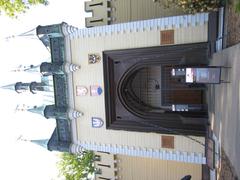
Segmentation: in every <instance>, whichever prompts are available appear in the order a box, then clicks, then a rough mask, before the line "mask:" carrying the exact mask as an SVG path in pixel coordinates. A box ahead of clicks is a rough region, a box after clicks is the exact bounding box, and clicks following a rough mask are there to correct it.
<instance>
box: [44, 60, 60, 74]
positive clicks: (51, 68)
mask: <svg viewBox="0 0 240 180" xmlns="http://www.w3.org/2000/svg"><path fill="white" fill-rule="evenodd" d="M40 72H41V73H42V75H43V76H49V75H56V74H64V67H63V65H62V64H57V63H48V62H44V63H42V64H41V65H40Z"/></svg>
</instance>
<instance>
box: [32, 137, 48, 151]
mask: <svg viewBox="0 0 240 180" xmlns="http://www.w3.org/2000/svg"><path fill="white" fill-rule="evenodd" d="M48 141H49V139H35V140H30V142H31V143H34V144H36V145H38V146H41V147H43V148H45V149H48V146H47V145H48Z"/></svg>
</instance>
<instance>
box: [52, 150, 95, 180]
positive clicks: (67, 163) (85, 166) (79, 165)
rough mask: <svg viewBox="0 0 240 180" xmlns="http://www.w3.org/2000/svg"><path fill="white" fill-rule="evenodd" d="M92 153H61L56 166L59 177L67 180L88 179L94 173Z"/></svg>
mask: <svg viewBox="0 0 240 180" xmlns="http://www.w3.org/2000/svg"><path fill="white" fill-rule="evenodd" d="M93 161H94V153H93V152H92V151H84V152H83V153H82V154H70V153H66V152H65V153H61V155H60V161H59V162H58V164H57V166H58V169H59V176H63V177H65V178H66V179H67V180H79V179H88V176H89V175H92V174H93V173H94V170H95V168H94V164H93Z"/></svg>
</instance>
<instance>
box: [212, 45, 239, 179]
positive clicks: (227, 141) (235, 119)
mask: <svg viewBox="0 0 240 180" xmlns="http://www.w3.org/2000/svg"><path fill="white" fill-rule="evenodd" d="M210 64H211V65H215V66H216V65H217V66H219V65H220V66H230V67H232V68H230V69H224V70H223V71H222V79H224V80H229V81H230V83H222V84H220V85H210V88H209V99H210V100H209V101H210V102H209V104H211V105H210V107H209V108H210V120H211V123H212V127H213V131H214V133H215V135H216V136H217V138H218V139H219V141H220V143H221V145H222V147H223V149H224V150H225V152H226V155H227V156H228V158H229V160H230V162H231V163H232V165H233V166H234V168H235V171H236V173H237V175H238V177H239V178H240V106H239V102H240V83H239V81H240V44H237V45H235V46H233V47H230V48H227V49H224V50H223V51H221V52H219V53H216V54H214V55H213V59H212V60H211V63H210Z"/></svg>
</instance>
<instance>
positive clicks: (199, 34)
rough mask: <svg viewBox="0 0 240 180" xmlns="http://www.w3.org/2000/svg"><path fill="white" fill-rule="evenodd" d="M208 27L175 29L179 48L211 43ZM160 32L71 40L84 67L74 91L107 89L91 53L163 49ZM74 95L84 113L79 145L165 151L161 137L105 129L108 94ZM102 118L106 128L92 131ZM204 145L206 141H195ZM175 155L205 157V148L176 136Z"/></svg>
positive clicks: (76, 75) (76, 61) (74, 53)
mask: <svg viewBox="0 0 240 180" xmlns="http://www.w3.org/2000/svg"><path fill="white" fill-rule="evenodd" d="M207 34H208V25H207V24H206V23H205V24H202V25H201V24H198V25H196V26H187V27H180V28H176V27H174V36H175V37H174V38H175V44H186V43H195V42H207V38H208V36H207ZM160 40H161V37H160V29H157V28H155V29H145V30H143V31H138V32H134V31H131V32H130V31H124V32H119V33H117V32H116V33H111V34H105V35H99V36H85V37H80V36H77V35H76V36H74V37H72V38H71V41H70V45H71V58H72V63H74V64H78V65H81V70H79V71H77V72H75V73H74V74H73V89H74V91H75V89H76V86H78V85H80V86H85V87H87V88H88V89H89V87H90V86H91V85H100V86H101V87H104V81H103V65H102V61H101V62H99V63H96V64H93V65H89V64H88V54H89V53H99V54H100V55H102V51H104V50H116V49H126V48H137V47H149V46H160ZM75 93H76V92H74V102H75V109H77V110H79V111H81V112H83V113H84V116H83V117H80V118H78V119H77V139H78V141H79V142H84V143H86V142H91V143H95V144H107V145H120V146H128V147H135V148H147V149H161V134H157V133H143V132H131V131H120V130H107V129H106V127H105V124H106V122H105V101H104V92H103V94H102V95H101V96H95V97H94V96H93V97H92V96H90V95H89V93H88V94H87V95H86V96H76V94H75ZM92 117H100V118H101V119H103V121H104V126H103V127H102V128H92V127H91V118H92ZM194 138H195V139H197V140H198V141H201V142H202V143H204V140H205V139H204V137H194ZM174 150H175V151H182V152H190V153H191V152H193V153H202V154H204V147H203V146H202V145H200V144H198V143H196V142H194V141H192V140H190V139H188V138H186V137H183V136H178V135H176V136H175V148H174Z"/></svg>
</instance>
